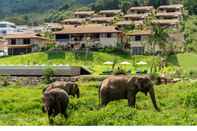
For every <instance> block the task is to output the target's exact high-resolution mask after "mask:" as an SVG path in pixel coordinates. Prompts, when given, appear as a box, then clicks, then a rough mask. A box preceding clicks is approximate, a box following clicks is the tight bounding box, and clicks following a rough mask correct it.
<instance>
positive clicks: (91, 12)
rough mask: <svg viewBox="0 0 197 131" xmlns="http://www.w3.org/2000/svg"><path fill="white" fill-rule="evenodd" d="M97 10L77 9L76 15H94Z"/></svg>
mask: <svg viewBox="0 0 197 131" xmlns="http://www.w3.org/2000/svg"><path fill="white" fill-rule="evenodd" d="M94 13H95V12H94V11H76V12H75V13H74V14H75V15H93V14H94Z"/></svg>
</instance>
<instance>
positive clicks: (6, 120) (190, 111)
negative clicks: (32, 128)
mask: <svg viewBox="0 0 197 131" xmlns="http://www.w3.org/2000/svg"><path fill="white" fill-rule="evenodd" d="M79 85H80V89H81V98H80V99H77V98H71V100H70V105H69V109H68V113H69V118H68V119H67V120H64V119H63V118H62V117H60V116H58V117H56V119H55V123H56V124H57V125H197V115H196V113H197V110H196V104H194V102H195V101H197V99H196V98H197V97H195V95H194V94H195V92H197V83H188V82H184V83H177V84H172V85H168V86H166V85H163V86H158V87H156V88H155V89H156V96H157V100H158V103H159V107H160V108H161V110H162V111H161V112H156V111H155V110H154V108H153V106H152V103H151V100H150V98H149V97H146V96H145V95H144V94H142V93H139V94H138V96H137V107H136V109H133V108H129V107H128V106H127V101H126V100H120V101H114V102H111V103H109V105H108V106H107V107H105V108H102V109H98V103H99V101H98V89H97V88H96V85H97V83H96V82H91V81H89V82H86V83H85V82H80V83H79ZM42 87H44V85H43V86H42V85H40V86H37V87H19V86H14V85H13V86H12V85H11V86H9V87H1V88H0V125H48V118H47V115H46V114H44V113H42V111H41V104H42V102H41V90H42Z"/></svg>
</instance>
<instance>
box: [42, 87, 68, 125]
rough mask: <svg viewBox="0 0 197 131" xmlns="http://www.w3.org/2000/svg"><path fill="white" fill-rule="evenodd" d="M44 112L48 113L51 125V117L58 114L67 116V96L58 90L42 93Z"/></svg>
mask: <svg viewBox="0 0 197 131" xmlns="http://www.w3.org/2000/svg"><path fill="white" fill-rule="evenodd" d="M43 103H44V111H46V112H47V113H48V118H49V123H50V124H52V123H53V119H52V118H53V117H55V116H56V115H58V114H63V115H64V117H65V118H67V117H68V115H67V107H68V104H69V96H68V94H67V93H66V92H65V91H64V90H62V89H59V88H55V89H51V90H50V91H45V92H44V93H43Z"/></svg>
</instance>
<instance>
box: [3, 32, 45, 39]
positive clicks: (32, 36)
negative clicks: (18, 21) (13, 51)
mask: <svg viewBox="0 0 197 131" xmlns="http://www.w3.org/2000/svg"><path fill="white" fill-rule="evenodd" d="M5 39H43V40H48V39H47V38H44V37H41V36H38V35H37V34H36V33H14V34H8V35H6V36H5Z"/></svg>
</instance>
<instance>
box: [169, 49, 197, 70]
mask: <svg viewBox="0 0 197 131" xmlns="http://www.w3.org/2000/svg"><path fill="white" fill-rule="evenodd" d="M169 62H170V63H171V64H173V65H177V66H180V67H182V68H183V69H184V70H185V71H191V70H196V71H197V54H195V53H184V54H177V55H173V56H171V57H170V58H169Z"/></svg>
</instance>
